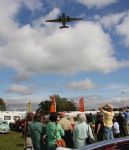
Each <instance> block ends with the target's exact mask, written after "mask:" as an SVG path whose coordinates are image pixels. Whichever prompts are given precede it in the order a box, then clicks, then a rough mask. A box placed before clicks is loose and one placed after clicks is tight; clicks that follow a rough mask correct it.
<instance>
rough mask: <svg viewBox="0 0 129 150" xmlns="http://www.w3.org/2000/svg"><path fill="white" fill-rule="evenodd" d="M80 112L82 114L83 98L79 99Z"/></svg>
mask: <svg viewBox="0 0 129 150" xmlns="http://www.w3.org/2000/svg"><path fill="white" fill-rule="evenodd" d="M79 106H80V112H84V98H83V97H81V98H80V100H79Z"/></svg>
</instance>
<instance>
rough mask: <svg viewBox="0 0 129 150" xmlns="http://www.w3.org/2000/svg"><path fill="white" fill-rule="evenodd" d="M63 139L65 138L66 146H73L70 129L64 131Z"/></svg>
mask: <svg viewBox="0 0 129 150" xmlns="http://www.w3.org/2000/svg"><path fill="white" fill-rule="evenodd" d="M63 139H64V140H65V144H66V147H68V148H72V147H73V134H72V133H71V130H67V131H65V135H64V136H63Z"/></svg>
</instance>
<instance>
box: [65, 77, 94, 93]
mask: <svg viewBox="0 0 129 150" xmlns="http://www.w3.org/2000/svg"><path fill="white" fill-rule="evenodd" d="M67 87H68V88H70V89H73V90H88V89H94V88H96V85H95V83H93V82H92V81H91V80H90V79H85V80H83V81H71V82H70V83H69V84H68V85H67Z"/></svg>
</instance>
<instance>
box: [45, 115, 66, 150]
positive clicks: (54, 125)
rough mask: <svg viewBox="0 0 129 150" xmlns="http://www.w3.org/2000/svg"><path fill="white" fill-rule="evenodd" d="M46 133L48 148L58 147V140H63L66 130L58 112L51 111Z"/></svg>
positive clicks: (50, 149)
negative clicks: (59, 120)
mask: <svg viewBox="0 0 129 150" xmlns="http://www.w3.org/2000/svg"><path fill="white" fill-rule="evenodd" d="M46 135H47V137H48V150H55V149H56V140H61V139H62V136H64V130H63V128H62V127H61V125H60V124H59V123H58V121H57V115H56V113H51V114H50V117H49V122H48V124H47V125H46Z"/></svg>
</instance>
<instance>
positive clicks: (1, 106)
mask: <svg viewBox="0 0 129 150" xmlns="http://www.w3.org/2000/svg"><path fill="white" fill-rule="evenodd" d="M5 110H6V103H5V102H4V100H3V99H2V98H0V111H5Z"/></svg>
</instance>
